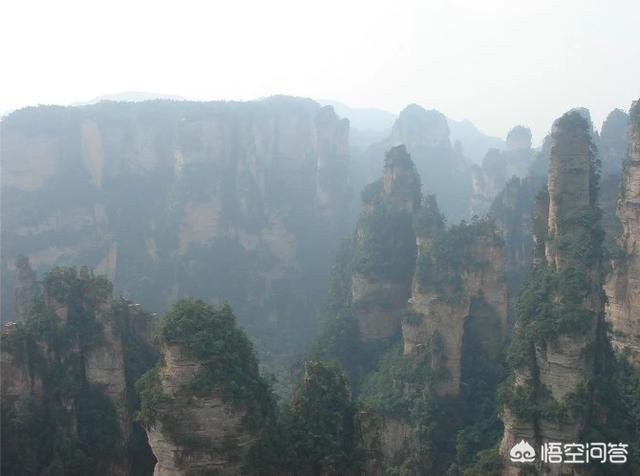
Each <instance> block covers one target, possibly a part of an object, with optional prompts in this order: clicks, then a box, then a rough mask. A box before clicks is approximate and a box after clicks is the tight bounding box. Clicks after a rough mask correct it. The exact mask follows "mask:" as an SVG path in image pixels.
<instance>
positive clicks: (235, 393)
mask: <svg viewBox="0 0 640 476" xmlns="http://www.w3.org/2000/svg"><path fill="white" fill-rule="evenodd" d="M159 341H160V345H161V352H160V353H161V358H160V362H159V363H158V365H157V366H156V367H154V368H153V369H151V370H150V371H148V372H147V373H146V374H145V375H144V376H143V377H142V378H141V379H140V380H139V381H138V383H137V388H138V391H139V394H140V402H141V406H140V408H141V410H140V418H141V421H142V422H143V426H144V429H145V431H146V433H147V435H148V439H149V445H150V446H151V450H152V451H153V453H154V455H155V456H156V459H157V464H156V466H155V472H154V474H155V475H162V476H168V475H172V476H175V475H190V474H222V475H235V474H241V473H242V472H243V471H242V469H243V468H244V466H245V465H246V464H247V459H248V458H247V457H248V453H249V451H250V450H251V448H252V447H253V446H254V443H256V441H257V440H258V438H259V435H260V431H261V429H262V427H263V425H264V424H265V421H266V420H267V418H269V417H270V416H271V413H270V412H271V411H272V409H273V406H272V400H271V399H272V396H271V393H270V388H269V386H268V384H267V383H266V382H265V381H264V380H263V379H262V378H261V376H260V373H259V370H258V363H257V360H256V357H255V354H254V351H253V347H252V345H251V343H250V342H249V340H248V339H247V337H246V335H245V334H244V333H243V332H242V331H241V330H240V329H238V328H237V327H236V324H235V317H234V316H233V313H232V311H231V308H230V307H229V306H227V305H225V306H219V307H213V306H210V305H207V304H205V303H204V302H203V301H200V300H196V299H185V300H181V301H178V302H177V303H176V304H175V305H174V306H173V307H172V308H171V310H170V311H169V312H168V313H167V314H166V315H165V317H164V318H163V321H162V325H161V330H160V336H159Z"/></svg>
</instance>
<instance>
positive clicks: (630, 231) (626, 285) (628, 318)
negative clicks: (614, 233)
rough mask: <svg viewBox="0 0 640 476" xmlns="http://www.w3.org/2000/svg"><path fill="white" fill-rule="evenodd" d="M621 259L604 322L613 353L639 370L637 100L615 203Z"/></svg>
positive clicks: (639, 121)
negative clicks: (619, 222) (610, 329)
mask: <svg viewBox="0 0 640 476" xmlns="http://www.w3.org/2000/svg"><path fill="white" fill-rule="evenodd" d="M618 217H619V218H620V221H621V222H622V236H621V237H620V247H621V252H622V255H621V256H619V257H617V258H616V259H615V260H614V261H613V263H612V264H613V270H612V273H611V275H610V276H609V279H608V280H607V285H606V291H607V297H608V306H607V320H608V321H609V322H611V325H612V328H613V334H612V336H611V342H612V344H613V347H614V349H615V350H616V351H618V352H620V353H621V354H623V355H625V356H627V358H628V359H629V361H630V362H631V364H632V365H633V366H634V367H636V368H638V367H640V100H638V101H636V102H635V103H634V104H633V105H632V107H631V110H630V126H629V146H628V151H627V160H626V162H625V163H624V171H623V176H622V188H621V194H620V200H619V202H618Z"/></svg>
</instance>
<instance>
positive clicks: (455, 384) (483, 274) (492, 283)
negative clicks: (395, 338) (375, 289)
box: [402, 205, 508, 397]
mask: <svg viewBox="0 0 640 476" xmlns="http://www.w3.org/2000/svg"><path fill="white" fill-rule="evenodd" d="M428 208H429V207H428V206H426V205H425V207H423V210H421V211H420V212H419V213H421V214H425V213H428V214H433V209H431V210H429V209H428ZM436 211H437V208H436ZM505 273H506V259H505V251H504V244H503V242H502V240H501V239H500V238H499V237H498V235H497V232H496V230H495V228H494V226H493V224H492V223H490V222H478V223H474V224H471V225H465V224H462V225H459V227H454V228H453V229H451V230H449V231H447V232H446V233H444V232H441V231H438V230H437V228H436V229H434V227H432V228H431V229H430V230H428V231H420V232H418V259H417V267H416V273H415V277H414V279H413V286H412V294H411V299H410V301H409V310H410V312H409V314H408V317H407V318H405V319H404V320H403V322H402V336H403V341H404V353H405V354H411V353H412V352H414V351H415V350H416V348H417V347H428V348H430V349H431V367H432V371H433V375H434V390H435V392H436V394H437V395H439V396H444V395H449V396H454V397H455V396H457V395H458V394H459V393H460V377H461V371H462V357H463V355H462V354H463V348H464V341H465V333H472V334H476V335H477V336H481V337H480V341H482V343H483V349H482V351H483V353H484V355H485V357H486V358H487V359H489V360H495V359H496V357H497V356H498V354H499V353H500V350H501V347H502V344H503V339H504V336H505V333H506V326H507V305H508V304H507V286H506V275H505Z"/></svg>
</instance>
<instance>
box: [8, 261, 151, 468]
mask: <svg viewBox="0 0 640 476" xmlns="http://www.w3.org/2000/svg"><path fill="white" fill-rule="evenodd" d="M22 261H23V262H21V263H19V264H20V267H21V268H25V267H27V266H28V263H26V261H25V260H22ZM30 277H32V278H35V276H31V275H30ZM31 284H32V285H33V287H37V288H41V289H42V294H41V295H40V296H37V297H33V298H32V300H31V303H29V309H30V312H29V314H28V315H27V316H25V317H24V319H23V320H21V321H19V322H17V323H9V324H6V325H5V326H4V327H3V331H2V354H1V356H0V366H1V368H2V372H1V374H2V398H1V400H2V406H3V409H4V411H6V412H8V416H7V419H8V420H9V422H7V425H11V424H13V423H12V422H13V420H12V418H13V412H15V411H19V410H18V409H20V408H23V407H24V406H25V405H26V406H27V407H29V406H30V407H31V408H35V409H38V408H46V409H47V413H48V417H47V419H44V420H40V421H39V422H38V425H39V426H40V428H37V429H36V428H30V427H28V426H27V427H25V428H22V429H21V431H22V432H23V437H24V438H27V440H26V441H28V443H27V444H26V447H25V448H23V450H22V451H23V452H24V453H23V454H24V455H29V454H31V453H30V452H32V451H45V453H44V454H43V455H41V458H40V462H39V463H38V464H43V465H44V467H47V466H48V465H53V464H54V463H55V460H56V458H60V455H59V454H56V453H54V454H49V451H50V450H49V449H46V450H45V448H38V447H37V446H32V445H37V444H38V441H39V439H38V438H37V437H36V436H35V434H33V433H29V432H34V431H36V432H43V431H54V429H55V431H56V432H58V435H59V436H58V437H57V438H60V437H61V436H60V435H65V436H64V437H65V438H67V440H68V442H67V443H66V444H68V445H70V447H71V448H73V445H74V444H77V445H78V448H77V449H76V450H75V451H77V452H78V455H82V454H84V453H85V452H88V453H87V454H86V455H84V456H83V457H89V458H90V459H89V460H88V461H93V463H92V464H93V465H94V466H93V469H95V470H96V471H97V472H98V474H110V475H118V474H122V475H124V474H128V472H129V467H128V465H129V458H130V457H134V456H133V455H131V454H128V453H126V448H127V444H128V442H129V440H130V438H131V435H132V430H133V420H134V408H133V407H132V405H131V402H132V401H133V400H134V399H135V394H134V393H133V392H134V390H133V383H134V382H135V379H137V378H138V376H139V375H140V373H139V372H140V370H139V367H140V366H144V365H150V364H151V362H153V360H154V359H155V358H156V356H155V352H154V351H153V348H152V347H151V346H147V344H145V340H146V339H150V340H154V339H155V337H152V335H153V334H156V333H157V318H155V317H154V316H152V315H150V314H147V313H145V312H144V311H142V309H141V308H140V307H139V305H138V306H136V305H134V304H132V303H128V302H126V301H118V302H116V301H112V299H111V290H112V286H111V284H110V283H109V282H108V281H107V280H105V279H104V278H102V277H95V276H94V275H93V272H92V271H91V270H89V269H88V268H86V267H83V268H81V269H80V270H79V272H76V270H75V269H72V268H69V269H54V270H52V271H51V272H50V273H49V274H48V275H46V276H45V278H44V279H43V280H42V281H33V282H32V283H31ZM136 328H138V329H145V330H146V333H147V336H138V335H137V334H135V333H134V332H135V331H134V330H133V329H136ZM86 409H91V411H92V412H94V413H87V410H86ZM31 411H32V412H34V411H35V412H37V411H38V410H31ZM36 414H37V413H36ZM61 415H64V418H63V419H60V418H61ZM111 415H112V416H113V419H111ZM96 417H99V418H102V420H100V421H98V422H96V421H94V420H93V419H94V418H96ZM49 419H50V420H49ZM48 425H51V428H50V429H47V428H48ZM3 428H4V427H3ZM94 432H99V434H100V435H101V439H102V441H101V442H100V447H99V448H88V449H87V448H86V443H83V444H80V443H79V442H77V440H79V439H80V438H83V439H84V440H85V441H91V438H92V436H91V435H93V433H94ZM12 438H15V435H13V434H11V433H8V432H7V433H5V432H3V435H2V439H3V441H2V445H3V450H4V449H7V448H9V449H10V448H12V446H13V445H14V444H15V441H13V439H12ZM51 438H53V435H51ZM76 442H77V443H76ZM143 444H144V443H143ZM82 445H85V446H82ZM55 451H57V449H54V452H55ZM112 451H113V453H112ZM115 454H117V458H116V457H114V455H115ZM136 456H138V455H136ZM7 458H8V459H9V460H10V463H8V464H20V461H19V460H20V456H18V455H16V454H13V453H12V451H11V450H9V451H8V455H7ZM47 458H51V460H47ZM78 461H82V459H80V460H77V461H76V460H74V462H73V463H71V462H69V463H70V464H76V465H77V464H84V463H79V462H78ZM3 464H4V462H3ZM3 467H4V466H3Z"/></svg>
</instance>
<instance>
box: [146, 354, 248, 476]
mask: <svg viewBox="0 0 640 476" xmlns="http://www.w3.org/2000/svg"><path fill="white" fill-rule="evenodd" d="M162 356H163V358H164V364H163V366H162V368H161V370H160V382H161V384H160V385H161V389H162V391H163V392H164V393H165V394H166V395H167V396H168V398H169V399H171V403H170V404H166V405H165V406H163V407H161V410H160V412H166V413H165V414H164V418H165V423H164V424H159V425H154V426H149V427H148V428H147V435H148V438H149V445H150V446H151V450H152V451H153V454H154V455H155V457H156V459H157V460H158V462H157V464H156V467H155V470H154V475H155V476H177V475H182V474H184V475H186V474H191V473H193V472H196V473H197V472H198V471H201V472H207V471H208V472H216V471H217V472H216V474H228V475H235V474H240V467H241V466H242V465H243V464H244V462H245V460H246V457H247V452H248V450H249V448H250V447H251V445H252V444H253V443H254V442H255V436H254V435H252V434H251V433H249V432H247V431H245V430H244V428H243V425H242V421H243V417H244V416H245V413H246V412H244V411H242V410H238V409H236V407H235V406H234V405H233V404H230V403H225V402H224V401H223V400H222V396H221V393H220V392H218V393H216V392H212V394H211V395H208V396H206V397H200V398H196V397H194V396H193V394H192V393H191V392H189V391H187V390H185V388H188V385H189V384H190V383H191V382H192V381H193V379H194V378H195V377H196V376H197V375H198V374H199V373H201V372H203V368H202V364H200V363H199V362H196V361H194V359H193V357H191V356H188V355H185V352H184V351H183V349H181V347H180V346H179V345H171V346H167V345H163V347H162ZM168 416H170V417H171V419H170V420H168V421H169V422H170V423H169V425H167V423H166V422H167V420H166V418H167V417H168ZM181 437H182V438H181Z"/></svg>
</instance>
